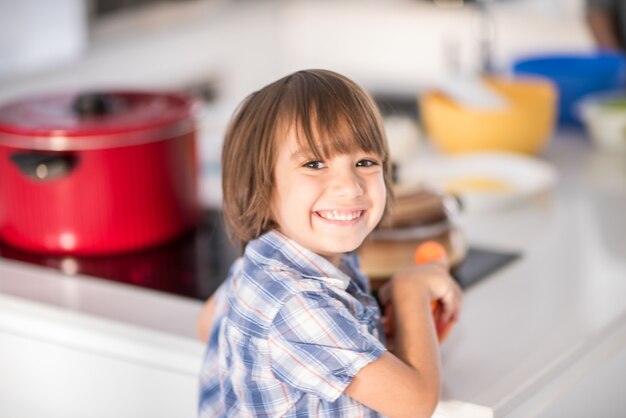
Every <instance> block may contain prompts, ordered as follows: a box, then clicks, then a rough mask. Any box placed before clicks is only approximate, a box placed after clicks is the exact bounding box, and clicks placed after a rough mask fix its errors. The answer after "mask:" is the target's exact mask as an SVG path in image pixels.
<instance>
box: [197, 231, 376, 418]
mask: <svg viewBox="0 0 626 418" xmlns="http://www.w3.org/2000/svg"><path fill="white" fill-rule="evenodd" d="M216 298H217V307H216V320H215V325H214V327H213V330H212V331H211V334H210V336H209V342H208V347H207V351H206V356H205V359H204V364H203V367H202V372H201V376H200V405H199V407H200V416H201V417H223V416H236V417H253V416H258V417H309V416H320V417H371V416H379V414H378V413H376V412H375V411H373V410H371V409H369V408H367V407H366V406H364V405H362V404H360V403H358V402H356V401H355V400H353V399H352V398H350V397H349V396H348V395H345V394H344V393H343V392H344V390H345V389H346V387H347V386H348V385H349V384H350V382H351V381H352V378H353V377H354V376H355V375H356V374H357V373H358V372H359V370H361V369H362V368H363V367H364V366H365V365H367V364H368V363H370V362H372V361H374V360H376V359H377V358H379V357H380V356H381V355H382V354H383V352H384V351H385V347H384V345H383V344H382V342H381V341H380V339H382V338H383V334H382V330H381V326H380V310H379V308H378V305H377V304H376V301H375V299H374V298H373V297H372V296H371V295H370V294H369V286H368V283H367V279H366V278H365V276H364V275H363V274H362V273H361V272H360V270H359V266H358V257H357V256H356V254H347V255H345V256H343V258H342V260H341V264H340V267H339V268H337V267H335V266H334V265H333V264H331V263H330V262H329V261H328V260H326V259H324V258H323V257H320V256H319V255H316V254H314V253H312V252H311V251H309V250H306V249H305V248H303V247H301V246H300V245H298V244H296V243H295V242H293V241H291V240H289V239H288V238H286V237H285V236H284V235H282V234H280V233H279V232H276V231H271V232H268V233H267V234H265V235H263V236H261V237H260V238H258V239H256V240H254V241H251V242H250V243H249V244H248V245H247V247H246V251H245V254H244V256H243V258H241V259H239V260H237V262H235V264H234V265H233V267H232V268H231V272H230V274H229V277H228V279H227V280H226V281H225V282H224V284H223V285H222V286H221V287H220V288H219V289H218V291H217V294H216Z"/></svg>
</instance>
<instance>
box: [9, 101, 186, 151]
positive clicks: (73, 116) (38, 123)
mask: <svg viewBox="0 0 626 418" xmlns="http://www.w3.org/2000/svg"><path fill="white" fill-rule="evenodd" d="M192 108H193V100H192V99H191V97H189V96H187V95H186V94H183V93H154V92H140V91H109V92H89V93H78V94H59V95H51V96H44V97H32V98H28V99H24V100H21V101H16V102H11V103H7V104H5V105H3V106H0V144H4V145H11V146H15V147H18V148H30V149H54V150H74V149H94V148H106V147H116V146H128V145H135V144H138V143H145V142H150V141H156V140H162V139H166V138H170V137H172V136H173V135H181V134H184V133H187V132H190V131H191V130H193V129H194V123H193V119H192Z"/></svg>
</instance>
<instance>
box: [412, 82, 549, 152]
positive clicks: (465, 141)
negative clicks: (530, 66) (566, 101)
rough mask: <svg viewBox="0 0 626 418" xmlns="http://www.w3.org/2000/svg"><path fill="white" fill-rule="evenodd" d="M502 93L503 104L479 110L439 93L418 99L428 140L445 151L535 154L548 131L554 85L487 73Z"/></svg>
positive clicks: (547, 137) (494, 88) (542, 145)
mask: <svg viewBox="0 0 626 418" xmlns="http://www.w3.org/2000/svg"><path fill="white" fill-rule="evenodd" d="M483 81H484V83H486V85H487V86H488V87H489V88H491V89H493V90H494V91H495V92H497V93H499V94H500V95H502V96H503V97H504V98H505V99H506V101H507V104H506V106H504V107H503V108H502V109H494V110H480V109H473V108H468V107H463V106H462V105H460V104H458V103H456V102H454V101H453V100H452V99H451V98H449V97H447V96H446V95H444V94H443V93H441V92H438V91H431V92H427V93H426V94H424V95H422V96H421V97H420V98H419V104H420V113H421V117H422V122H423V124H424V128H425V130H426V133H427V135H428V137H429V138H430V140H431V141H432V142H433V143H434V144H435V146H436V147H437V148H438V149H439V150H441V151H442V152H444V153H449V154H457V153H464V152H473V151H486V150H499V151H512V152H519V153H524V154H536V153H538V152H539V151H540V150H541V149H542V148H543V147H544V146H545V145H546V144H547V143H548V141H549V139H550V138H551V136H552V133H553V130H554V126H555V121H556V103H557V90H556V88H555V86H554V85H553V84H552V82H550V81H549V80H545V79H540V78H523V79H522V78H519V79H504V78H501V79H499V78H485V79H483Z"/></svg>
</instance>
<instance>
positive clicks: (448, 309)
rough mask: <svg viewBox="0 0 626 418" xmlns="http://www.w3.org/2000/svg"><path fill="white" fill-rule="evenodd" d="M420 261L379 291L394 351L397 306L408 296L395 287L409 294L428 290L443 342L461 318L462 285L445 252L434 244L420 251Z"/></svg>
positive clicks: (417, 258)
mask: <svg viewBox="0 0 626 418" xmlns="http://www.w3.org/2000/svg"><path fill="white" fill-rule="evenodd" d="M441 251H443V253H442V252H441ZM416 262H418V263H419V264H420V265H418V266H415V267H411V268H409V269H406V270H403V271H401V272H398V273H397V274H396V275H395V276H394V278H393V279H392V280H390V281H389V282H387V283H386V284H385V285H383V286H382V287H381V288H380V289H379V293H378V296H379V299H380V302H381V304H382V306H383V307H384V312H383V319H382V322H383V329H384V331H385V336H386V337H387V346H388V348H389V349H390V350H391V349H392V347H393V339H394V335H395V321H396V318H394V317H393V315H394V314H393V312H394V309H393V305H394V304H395V303H402V300H401V299H403V295H404V294H405V293H404V290H403V291H402V292H392V288H393V286H396V285H397V286H400V287H403V288H405V289H406V291H411V290H410V289H415V290H417V289H418V288H421V289H420V290H424V287H425V290H426V291H427V292H428V295H429V300H430V301H431V303H432V310H433V316H434V318H435V326H436V329H437V334H438V337H439V340H440V341H443V339H444V338H445V337H446V335H447V334H448V332H449V331H450V329H451V326H452V324H453V323H454V322H456V321H457V320H458V318H459V314H460V311H461V305H462V293H461V289H460V287H459V286H458V284H457V283H456V282H455V281H454V279H452V277H450V275H449V273H448V262H447V258H446V257H445V250H439V249H437V248H436V247H433V246H432V245H426V246H420V247H418V251H416ZM416 286H417V288H416ZM396 290H397V289H396ZM392 294H396V295H398V296H396V297H395V298H396V300H393V299H394V298H393V297H392Z"/></svg>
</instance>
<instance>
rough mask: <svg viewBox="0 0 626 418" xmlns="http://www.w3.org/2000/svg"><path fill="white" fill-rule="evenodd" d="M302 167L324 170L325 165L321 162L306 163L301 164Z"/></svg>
mask: <svg viewBox="0 0 626 418" xmlns="http://www.w3.org/2000/svg"><path fill="white" fill-rule="evenodd" d="M303 167H306V168H312V169H315V170H319V169H320V168H324V167H325V165H324V162H323V161H307V162H306V163H304V164H303Z"/></svg>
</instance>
